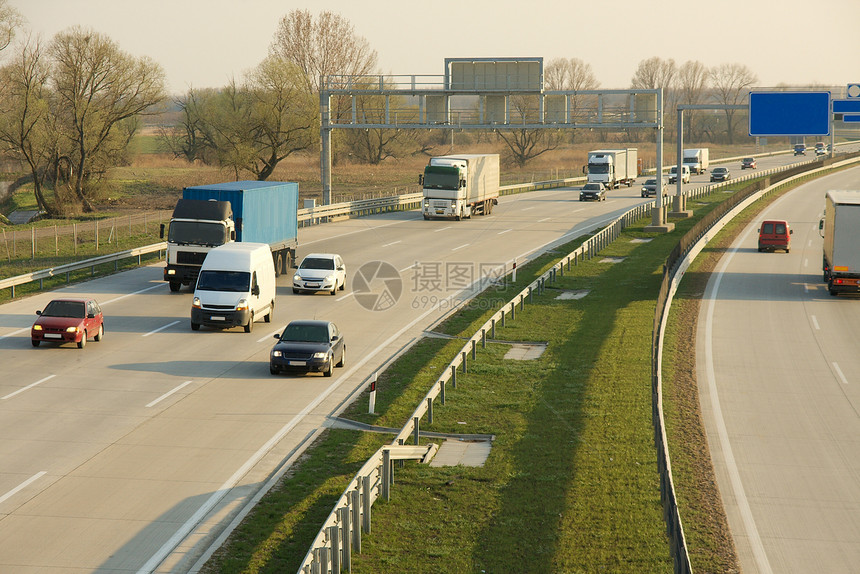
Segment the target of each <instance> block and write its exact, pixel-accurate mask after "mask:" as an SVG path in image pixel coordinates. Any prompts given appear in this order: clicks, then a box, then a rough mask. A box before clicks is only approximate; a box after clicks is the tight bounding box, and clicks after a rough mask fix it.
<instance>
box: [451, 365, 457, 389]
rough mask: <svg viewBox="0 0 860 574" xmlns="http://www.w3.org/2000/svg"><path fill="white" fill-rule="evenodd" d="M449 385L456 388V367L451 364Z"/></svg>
mask: <svg viewBox="0 0 860 574" xmlns="http://www.w3.org/2000/svg"><path fill="white" fill-rule="evenodd" d="M451 386H452V387H454V388H455V389H456V388H457V367H455V366H454V365H451Z"/></svg>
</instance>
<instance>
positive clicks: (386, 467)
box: [379, 449, 394, 501]
mask: <svg viewBox="0 0 860 574" xmlns="http://www.w3.org/2000/svg"><path fill="white" fill-rule="evenodd" d="M392 474H393V472H392V468H391V451H390V450H388V449H384V450H383V451H382V484H380V485H379V486H380V487H381V490H382V498H383V499H384V500H386V501H388V500H391V481H392V480H393V479H394V477H393V476H391V475H392Z"/></svg>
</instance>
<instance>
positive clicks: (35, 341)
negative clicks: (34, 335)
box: [30, 339, 42, 347]
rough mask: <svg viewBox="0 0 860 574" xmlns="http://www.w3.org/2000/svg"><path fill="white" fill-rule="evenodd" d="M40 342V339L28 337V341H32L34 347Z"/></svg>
mask: <svg viewBox="0 0 860 574" xmlns="http://www.w3.org/2000/svg"><path fill="white" fill-rule="evenodd" d="M41 342H42V341H39V340H36V339H30V343H32V344H33V346H34V347H38V346H39V343H41Z"/></svg>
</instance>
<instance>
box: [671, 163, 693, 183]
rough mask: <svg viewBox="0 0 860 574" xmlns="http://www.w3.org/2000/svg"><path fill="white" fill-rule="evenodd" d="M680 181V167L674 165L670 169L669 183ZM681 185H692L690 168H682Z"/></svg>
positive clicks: (684, 166) (685, 166) (683, 166)
mask: <svg viewBox="0 0 860 574" xmlns="http://www.w3.org/2000/svg"><path fill="white" fill-rule="evenodd" d="M676 181H678V166H677V165H673V166H672V167H670V168H669V183H675V182H676ZM681 183H690V166H688V165H682V166H681Z"/></svg>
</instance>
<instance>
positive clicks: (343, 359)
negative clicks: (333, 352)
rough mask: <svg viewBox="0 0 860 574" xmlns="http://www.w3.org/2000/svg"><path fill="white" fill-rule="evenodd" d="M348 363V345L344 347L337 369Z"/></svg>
mask: <svg viewBox="0 0 860 574" xmlns="http://www.w3.org/2000/svg"><path fill="white" fill-rule="evenodd" d="M345 361H346V345H344V346H343V351H341V353H340V361H338V363H337V364H336V365H335V367H342V366H343V364H344V362H345Z"/></svg>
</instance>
